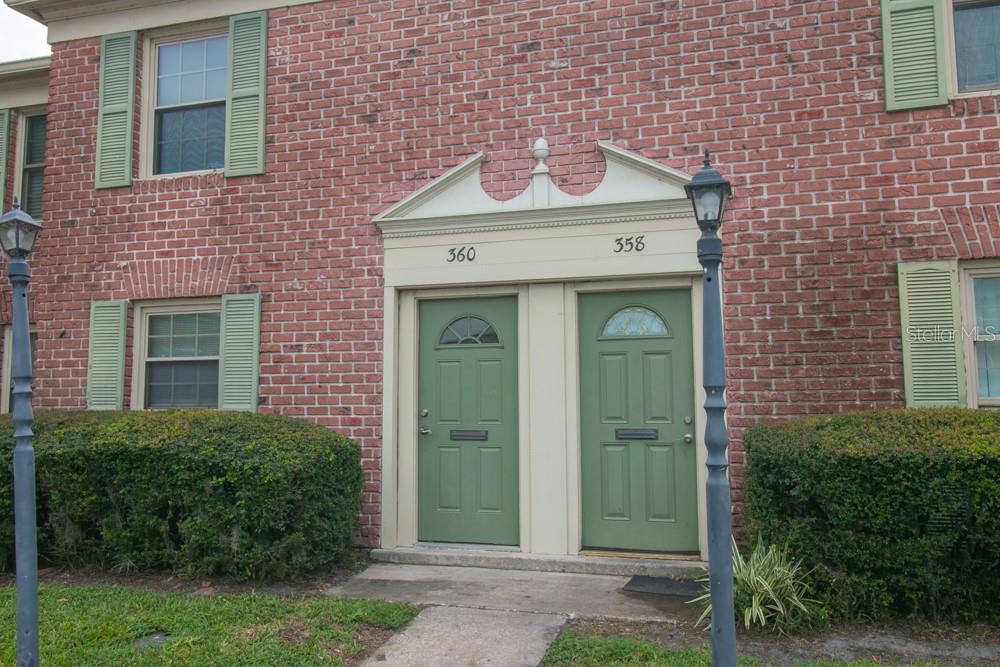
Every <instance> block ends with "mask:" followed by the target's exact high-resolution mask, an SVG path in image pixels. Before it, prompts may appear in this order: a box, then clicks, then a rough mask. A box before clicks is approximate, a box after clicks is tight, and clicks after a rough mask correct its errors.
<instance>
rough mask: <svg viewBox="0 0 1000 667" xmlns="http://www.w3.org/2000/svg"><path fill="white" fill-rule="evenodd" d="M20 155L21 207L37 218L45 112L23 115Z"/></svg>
mask: <svg viewBox="0 0 1000 667" xmlns="http://www.w3.org/2000/svg"><path fill="white" fill-rule="evenodd" d="M21 155H22V158H21V208H22V209H24V210H25V211H26V212H27V213H28V215H30V216H31V217H33V218H36V219H37V218H40V217H41V215H42V183H43V181H44V180H45V114H36V115H33V116H25V117H24V145H23V147H22V153H21Z"/></svg>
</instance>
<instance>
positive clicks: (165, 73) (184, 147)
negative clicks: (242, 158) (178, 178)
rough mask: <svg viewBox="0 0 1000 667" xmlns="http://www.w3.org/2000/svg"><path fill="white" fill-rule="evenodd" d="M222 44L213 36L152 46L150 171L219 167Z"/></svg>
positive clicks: (222, 133) (223, 83)
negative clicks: (153, 70)
mask: <svg viewBox="0 0 1000 667" xmlns="http://www.w3.org/2000/svg"><path fill="white" fill-rule="evenodd" d="M228 43H229V38H228V37H227V36H226V35H219V36H215V37H208V38H203V39H189V40H185V41H177V42H169V43H165V44H158V45H157V46H156V81H155V87H156V90H155V92H154V94H153V99H154V105H155V112H154V123H153V124H154V134H155V138H154V154H153V173H154V174H173V173H178V172H184V171H198V170H204V169H221V168H222V167H223V161H224V160H225V146H226V79H227V71H228V65H227V62H226V60H227V51H228Z"/></svg>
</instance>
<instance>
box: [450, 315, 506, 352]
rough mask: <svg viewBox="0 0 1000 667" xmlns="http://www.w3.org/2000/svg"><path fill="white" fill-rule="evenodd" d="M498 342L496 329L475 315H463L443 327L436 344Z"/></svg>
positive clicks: (485, 343)
mask: <svg viewBox="0 0 1000 667" xmlns="http://www.w3.org/2000/svg"><path fill="white" fill-rule="evenodd" d="M499 342H500V337H499V336H498V335H497V332H496V329H494V328H493V325H492V324H490V323H489V322H487V321H486V320H484V319H482V318H480V317H476V316H475V315H463V316H462V317H459V318H457V319H455V320H452V322H451V324H449V325H448V326H446V327H445V328H444V332H443V333H442V334H441V339H440V340H439V341H438V345H495V344H497V343H499Z"/></svg>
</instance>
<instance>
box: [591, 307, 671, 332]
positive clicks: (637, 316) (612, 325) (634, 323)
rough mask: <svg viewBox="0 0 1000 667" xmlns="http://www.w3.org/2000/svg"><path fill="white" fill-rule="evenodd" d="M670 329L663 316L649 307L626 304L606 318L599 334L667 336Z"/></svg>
mask: <svg viewBox="0 0 1000 667" xmlns="http://www.w3.org/2000/svg"><path fill="white" fill-rule="evenodd" d="M669 335H670V330H669V329H667V323H666V322H664V321H663V318H662V317H660V316H659V315H657V314H656V313H654V312H653V311H652V310H650V309H649V308H644V307H642V306H627V307H625V308H622V309H621V310H619V311H618V312H616V313H615V314H614V315H612V316H611V317H609V318H608V321H607V322H605V324H604V330H603V331H602V332H601V336H602V337H604V338H638V337H643V336H669Z"/></svg>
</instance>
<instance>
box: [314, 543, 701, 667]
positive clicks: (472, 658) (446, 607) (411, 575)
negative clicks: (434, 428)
mask: <svg viewBox="0 0 1000 667" xmlns="http://www.w3.org/2000/svg"><path fill="white" fill-rule="evenodd" d="M628 580H629V577H623V576H611V575H595V574H568V573H562V572H528V571H509V570H493V569H483V568H474V567H445V566H434V565H397V564H384V563H382V564H376V565H372V566H371V567H369V568H368V569H367V570H365V571H364V572H361V573H359V574H358V575H356V576H355V577H353V578H352V579H350V580H349V581H347V582H345V583H343V584H341V585H339V586H335V587H333V588H330V589H329V590H328V591H326V592H327V593H328V594H329V595H337V596H342V597H349V598H379V599H383V600H392V601H395V602H408V603H410V604H415V605H429V607H428V608H427V609H424V610H423V611H421V612H420V614H419V615H418V616H417V617H416V618H415V619H414V620H413V622H412V623H410V625H409V626H408V627H407V628H406V629H405V630H404V631H403V632H401V633H399V634H397V635H396V636H394V637H393V638H392V639H390V640H389V641H388V642H387V643H386V644H385V645H384V646H382V647H381V648H380V649H379V650H378V652H377V653H376V654H375V655H374V656H372V657H371V658H369V659H368V661H367V662H366V663H364V664H365V665H378V666H384V667H391V666H394V665H401V666H402V665H413V666H419V665H434V666H435V667H438V666H441V667H447V666H450V665H461V666H479V665H511V666H515V665H518V666H519V665H531V666H534V665H537V664H538V663H539V661H541V659H542V657H543V656H544V655H545V651H546V649H547V648H548V646H549V644H550V643H551V642H552V640H553V639H555V637H556V635H557V634H558V633H559V630H560V628H561V627H562V626H563V624H564V623H565V622H566V620H567V619H569V618H575V617H585V618H586V617H594V618H598V617H599V618H613V619H624V620H656V621H661V622H663V621H666V622H669V621H670V620H672V619H674V620H677V619H686V620H693V619H695V618H697V616H698V611H697V610H696V609H695V608H694V607H693V606H692V605H687V604H684V600H683V599H682V598H675V597H670V596H659V595H647V594H642V593H626V592H624V591H622V590H621V588H622V586H624V585H625V583H626V582H627V581H628Z"/></svg>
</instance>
